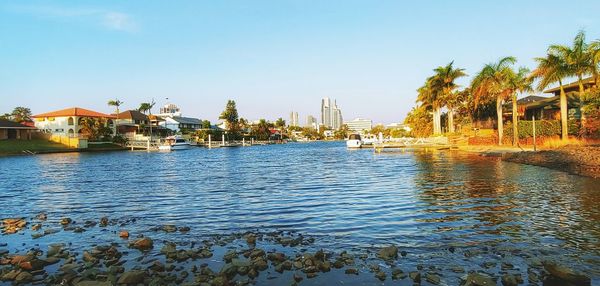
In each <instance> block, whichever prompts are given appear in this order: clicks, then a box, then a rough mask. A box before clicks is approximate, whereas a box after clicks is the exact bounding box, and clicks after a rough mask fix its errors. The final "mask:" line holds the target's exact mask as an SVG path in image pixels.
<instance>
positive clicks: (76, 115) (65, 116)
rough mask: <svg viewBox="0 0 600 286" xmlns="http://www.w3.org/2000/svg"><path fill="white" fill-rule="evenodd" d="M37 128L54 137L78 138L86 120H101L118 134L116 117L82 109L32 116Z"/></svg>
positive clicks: (76, 108) (68, 109)
mask: <svg viewBox="0 0 600 286" xmlns="http://www.w3.org/2000/svg"><path fill="white" fill-rule="evenodd" d="M32 118H33V119H34V122H35V127H37V128H38V129H40V130H41V131H43V132H46V133H51V134H53V135H61V136H69V137H78V136H79V135H80V133H81V132H82V127H83V126H82V123H83V120H85V119H86V118H93V119H100V120H102V121H103V122H104V124H105V126H106V127H109V128H111V129H113V134H114V133H115V132H116V130H115V124H114V120H115V118H116V116H114V115H109V114H105V113H101V112H97V111H93V110H89V109H85V108H81V107H73V108H67V109H62V110H57V111H52V112H47V113H41V114H37V115H34V116H32Z"/></svg>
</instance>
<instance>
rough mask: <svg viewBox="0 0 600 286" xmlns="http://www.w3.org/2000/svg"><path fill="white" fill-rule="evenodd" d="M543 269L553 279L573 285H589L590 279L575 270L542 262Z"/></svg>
mask: <svg viewBox="0 0 600 286" xmlns="http://www.w3.org/2000/svg"><path fill="white" fill-rule="evenodd" d="M543 265H544V269H545V270H546V271H548V273H550V275H552V276H553V277H554V278H556V279H558V280H562V281H563V282H568V283H572V284H575V285H591V284H592V281H591V278H590V277H588V276H586V275H584V274H582V273H578V272H576V271H575V270H573V269H571V268H568V267H566V266H564V265H559V264H556V263H554V262H547V261H545V262H543Z"/></svg>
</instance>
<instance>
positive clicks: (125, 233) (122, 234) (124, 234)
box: [119, 230, 129, 238]
mask: <svg viewBox="0 0 600 286" xmlns="http://www.w3.org/2000/svg"><path fill="white" fill-rule="evenodd" d="M119 237H120V238H129V232H128V231H126V230H121V231H120V232H119Z"/></svg>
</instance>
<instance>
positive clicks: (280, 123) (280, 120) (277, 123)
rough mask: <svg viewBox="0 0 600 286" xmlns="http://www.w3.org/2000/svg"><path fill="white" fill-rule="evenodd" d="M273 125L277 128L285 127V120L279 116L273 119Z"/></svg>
mask: <svg viewBox="0 0 600 286" xmlns="http://www.w3.org/2000/svg"><path fill="white" fill-rule="evenodd" d="M275 126H276V127H278V128H283V127H285V120H283V118H281V117H279V118H277V120H276V121H275Z"/></svg>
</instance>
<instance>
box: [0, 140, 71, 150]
mask: <svg viewBox="0 0 600 286" xmlns="http://www.w3.org/2000/svg"><path fill="white" fill-rule="evenodd" d="M69 149H71V148H69V147H68V146H66V145H63V144H60V143H56V142H51V141H47V140H43V139H33V140H0V154H15V153H22V152H23V151H24V150H29V151H32V152H38V151H60V150H69Z"/></svg>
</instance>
